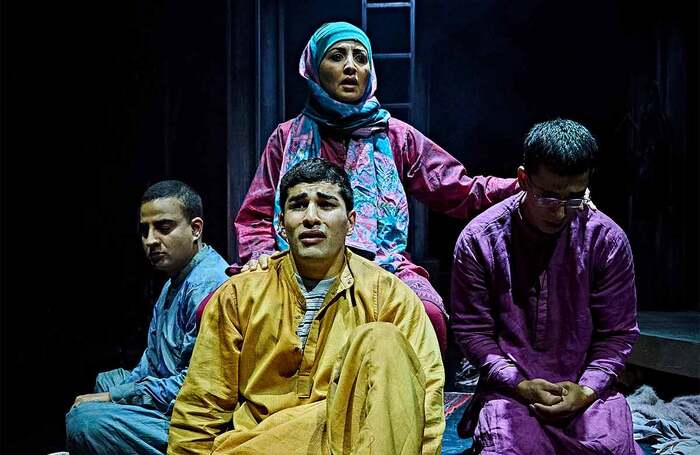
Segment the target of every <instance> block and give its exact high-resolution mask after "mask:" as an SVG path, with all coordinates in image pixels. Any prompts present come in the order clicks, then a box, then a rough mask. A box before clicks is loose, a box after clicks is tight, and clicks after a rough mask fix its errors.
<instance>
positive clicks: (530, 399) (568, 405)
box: [515, 379, 597, 421]
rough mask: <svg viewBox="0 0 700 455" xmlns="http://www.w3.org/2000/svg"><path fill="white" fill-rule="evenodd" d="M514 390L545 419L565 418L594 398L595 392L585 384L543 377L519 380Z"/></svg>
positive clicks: (591, 401)
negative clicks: (552, 380) (550, 379)
mask: <svg viewBox="0 0 700 455" xmlns="http://www.w3.org/2000/svg"><path fill="white" fill-rule="evenodd" d="M515 392H516V393H517V394H518V396H520V397H521V398H522V399H523V400H525V401H526V402H527V403H529V407H530V409H531V410H532V411H533V412H534V413H535V415H537V416H538V417H539V418H541V419H543V420H545V421H556V420H561V419H565V418H567V417H569V416H571V415H573V414H575V413H576V412H577V411H578V410H579V409H582V408H586V407H588V406H589V405H590V404H591V403H593V402H594V401H595V400H596V398H597V397H596V393H595V392H594V391H593V389H591V388H590V387H587V386H580V385H578V384H576V383H573V382H571V381H563V382H557V383H556V384H555V383H552V382H549V381H546V380H544V379H532V380H524V381H521V382H520V383H519V384H518V385H517V386H516V388H515Z"/></svg>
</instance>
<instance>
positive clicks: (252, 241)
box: [235, 127, 284, 264]
mask: <svg viewBox="0 0 700 455" xmlns="http://www.w3.org/2000/svg"><path fill="white" fill-rule="evenodd" d="M283 150H284V140H283V138H282V128H281V127H277V129H276V130H275V131H274V132H273V133H272V135H271V136H270V138H269V139H268V141H267V145H266V146H265V150H263V153H262V156H261V157H260V163H259V164H258V170H257V171H256V172H255V177H254V178H253V181H252V182H251V184H250V188H249V189H248V193H247V194H246V197H245V199H244V200H243V205H242V206H241V209H240V211H239V212H238V215H237V216H236V221H235V226H236V234H237V240H238V257H239V258H240V261H241V263H242V264H245V263H246V262H248V261H249V260H250V259H251V258H257V257H258V256H259V255H260V254H263V253H265V254H272V253H273V252H274V251H275V250H276V240H275V232H274V228H273V225H272V217H273V216H274V211H275V207H274V204H275V191H276V189H277V182H278V181H279V177H280V169H281V167H282V152H283Z"/></svg>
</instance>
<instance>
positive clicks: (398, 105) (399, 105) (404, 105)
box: [382, 103, 413, 109]
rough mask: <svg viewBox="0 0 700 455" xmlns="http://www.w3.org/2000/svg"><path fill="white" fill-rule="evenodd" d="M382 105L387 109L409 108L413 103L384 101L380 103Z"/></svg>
mask: <svg viewBox="0 0 700 455" xmlns="http://www.w3.org/2000/svg"><path fill="white" fill-rule="evenodd" d="M382 107H383V108H387V109H394V108H397V109H411V108H412V107H413V103H384V104H382Z"/></svg>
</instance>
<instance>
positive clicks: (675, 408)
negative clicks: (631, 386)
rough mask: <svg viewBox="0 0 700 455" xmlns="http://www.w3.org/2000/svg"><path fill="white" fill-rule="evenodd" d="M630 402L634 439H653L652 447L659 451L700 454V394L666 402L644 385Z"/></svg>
mask: <svg viewBox="0 0 700 455" xmlns="http://www.w3.org/2000/svg"><path fill="white" fill-rule="evenodd" d="M627 402H628V403H629V406H630V409H631V410H632V423H633V425H634V439H635V440H637V441H646V442H653V443H654V444H653V445H652V446H651V447H652V448H653V449H655V450H656V454H659V455H698V454H700V395H690V396H683V397H677V398H674V399H673V400H671V401H670V402H668V403H666V402H664V400H662V399H660V398H659V397H658V396H657V395H656V392H655V391H654V389H652V388H651V387H649V386H647V385H643V386H641V387H640V388H639V389H637V390H636V391H635V392H634V393H633V394H632V395H630V396H628V397H627Z"/></svg>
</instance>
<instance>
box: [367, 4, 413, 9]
mask: <svg viewBox="0 0 700 455" xmlns="http://www.w3.org/2000/svg"><path fill="white" fill-rule="evenodd" d="M410 7H411V2H385V3H367V9H369V8H410Z"/></svg>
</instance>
